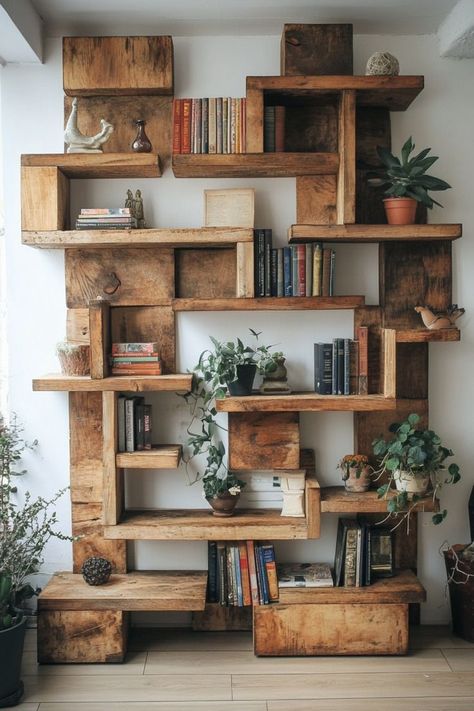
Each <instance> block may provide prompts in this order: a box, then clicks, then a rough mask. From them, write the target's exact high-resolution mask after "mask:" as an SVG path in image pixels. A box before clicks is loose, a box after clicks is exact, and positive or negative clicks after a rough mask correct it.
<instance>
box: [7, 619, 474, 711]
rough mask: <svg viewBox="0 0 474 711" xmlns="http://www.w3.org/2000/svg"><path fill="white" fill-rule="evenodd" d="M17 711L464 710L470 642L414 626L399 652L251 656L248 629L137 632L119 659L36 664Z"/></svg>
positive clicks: (473, 665) (29, 662)
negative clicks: (407, 648)
mask: <svg viewBox="0 0 474 711" xmlns="http://www.w3.org/2000/svg"><path fill="white" fill-rule="evenodd" d="M27 635H28V636H27V643H26V649H25V655H24V670H23V680H24V683H25V697H24V703H23V704H21V705H20V706H19V708H20V709H22V711H129V710H130V711H133V710H136V709H142V711H193V710H194V709H195V710H197V709H200V710H201V711H341V709H344V711H401V710H402V711H473V710H474V674H473V671H474V644H470V643H469V642H465V641H463V640H462V639H459V638H457V637H454V636H453V635H451V633H450V632H449V630H448V628H447V627H419V628H416V629H415V630H414V631H413V634H412V637H411V639H412V644H411V646H412V651H411V653H410V655H409V656H407V657H345V658H334V657H312V658H295V657H293V658H285V659H281V658H277V659H269V658H266V659H264V658H260V659H257V658H255V657H254V656H253V653H252V640H251V635H250V633H246V632H233V633H194V634H193V633H192V632H187V631H183V630H180V631H173V630H169V631H168V630H167V631H162V630H139V631H135V633H134V634H133V637H132V640H131V645H130V648H131V651H130V653H129V655H128V660H127V662H126V664H122V665H120V664H117V665H94V664H90V665H64V666H41V667H38V666H37V664H36V653H35V643H36V642H35V633H34V631H33V630H31V631H28V633H27Z"/></svg>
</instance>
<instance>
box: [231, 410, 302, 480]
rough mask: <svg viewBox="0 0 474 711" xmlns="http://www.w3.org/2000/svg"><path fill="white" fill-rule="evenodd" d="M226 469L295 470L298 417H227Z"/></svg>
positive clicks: (235, 415) (242, 415) (286, 415)
mask: <svg viewBox="0 0 474 711" xmlns="http://www.w3.org/2000/svg"><path fill="white" fill-rule="evenodd" d="M229 467H230V468H231V469H247V470H258V469H299V467H300V433H299V416H298V413H297V412H285V413H264V414H262V413H259V412H256V413H233V412H232V413H229Z"/></svg>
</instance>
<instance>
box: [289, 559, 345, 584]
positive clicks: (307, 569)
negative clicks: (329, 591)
mask: <svg viewBox="0 0 474 711" xmlns="http://www.w3.org/2000/svg"><path fill="white" fill-rule="evenodd" d="M277 572H278V586H279V587H280V588H332V587H333V586H334V581H333V578H332V573H331V568H330V566H329V565H328V564H327V563H281V564H279V565H278V566H277Z"/></svg>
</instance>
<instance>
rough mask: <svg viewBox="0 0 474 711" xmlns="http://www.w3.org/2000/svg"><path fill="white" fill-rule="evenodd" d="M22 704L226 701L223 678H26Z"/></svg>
mask: <svg viewBox="0 0 474 711" xmlns="http://www.w3.org/2000/svg"><path fill="white" fill-rule="evenodd" d="M25 681H26V682H27V683H26V684H25V701H30V702H31V701H36V702H46V701H49V702H53V701H62V702H63V703H64V702H69V701H76V702H78V701H80V702H107V703H109V704H110V703H113V702H116V701H121V702H132V701H230V700H231V699H232V696H231V684H230V677H229V676H227V675H224V674H222V675H218V674H207V675H201V676H192V677H189V676H186V675H183V676H178V675H176V676H172V677H166V676H164V675H159V676H158V675H157V676H151V675H149V676H140V677H135V676H123V677H120V676H111V677H109V676H77V677H74V676H43V677H34V676H32V677H26V678H25Z"/></svg>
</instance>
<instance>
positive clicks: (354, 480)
mask: <svg viewBox="0 0 474 711" xmlns="http://www.w3.org/2000/svg"><path fill="white" fill-rule="evenodd" d="M338 467H339V469H342V480H343V481H344V485H345V488H346V491H350V492H353V493H361V492H363V491H368V489H369V488H370V484H371V473H372V467H371V466H370V464H369V458H368V457H367V456H366V455H365V454H346V455H345V456H344V457H343V458H342V459H341V461H340V462H339V464H338Z"/></svg>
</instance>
